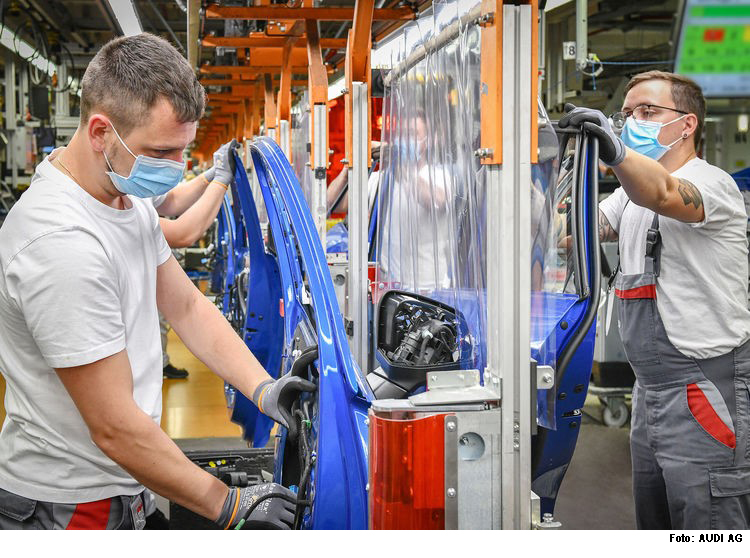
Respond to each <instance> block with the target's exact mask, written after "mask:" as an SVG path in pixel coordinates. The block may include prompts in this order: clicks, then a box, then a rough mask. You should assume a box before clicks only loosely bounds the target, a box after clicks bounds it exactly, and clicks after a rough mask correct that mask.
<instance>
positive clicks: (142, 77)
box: [81, 33, 206, 134]
mask: <svg viewBox="0 0 750 558" xmlns="http://www.w3.org/2000/svg"><path fill="white" fill-rule="evenodd" d="M160 98H165V99H166V100H167V101H169V102H170V103H171V104H172V107H173V108H174V111H175V113H176V115H177V118H178V120H179V121H180V122H196V121H198V120H200V118H201V117H202V116H203V111H204V109H205V107H206V91H205V90H204V89H203V86H202V85H201V84H200V83H199V82H198V79H197V78H196V76H195V73H194V72H193V70H192V68H191V67H190V65H189V64H188V62H187V60H185V58H184V57H183V56H182V55H181V54H180V53H179V52H177V49H175V48H174V47H173V46H172V45H171V44H169V43H168V42H167V41H165V40H164V39H161V38H159V37H157V36H156V35H152V34H150V33H141V34H140V35H134V36H131V37H118V38H116V39H112V40H111V41H109V42H108V43H107V44H105V45H104V46H103V47H102V48H101V50H99V52H97V53H96V56H94V58H93V59H92V60H91V62H89V65H88V67H87V68H86V73H84V75H83V80H82V81H81V123H86V122H88V120H89V118H90V117H91V115H92V114H94V113H95V112H97V111H101V112H103V113H104V114H106V115H107V116H108V117H110V118H111V119H112V120H113V121H114V123H115V124H116V125H117V128H118V131H119V132H120V133H121V134H127V133H129V132H130V131H131V130H132V129H133V128H135V127H136V126H139V125H140V124H142V123H143V122H144V121H145V119H146V118H147V117H148V113H149V111H150V109H151V108H152V107H153V106H154V104H156V102H157V101H159V99H160ZM120 128H121V129H120Z"/></svg>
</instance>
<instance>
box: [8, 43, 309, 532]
mask: <svg viewBox="0 0 750 558" xmlns="http://www.w3.org/2000/svg"><path fill="white" fill-rule="evenodd" d="M204 105H205V92H204V90H203V88H202V87H201V85H200V84H199V83H198V81H197V79H196V78H195V75H194V73H193V70H192V69H191V68H190V66H189V65H188V63H187V61H186V60H185V59H184V58H183V57H182V56H181V55H180V54H179V52H177V50H175V48H174V47H172V46H171V45H170V44H169V43H167V42H166V41H164V40H163V39H160V38H158V37H155V36H153V35H150V34H147V33H143V34H140V35H135V36H131V37H122V38H118V39H115V40H113V41H110V42H109V43H107V44H106V45H105V46H104V47H103V48H102V49H101V50H100V51H99V52H98V53H97V54H96V56H95V57H94V58H93V60H92V61H91V63H90V64H89V66H88V67H87V69H86V73H85V74H84V77H83V80H82V96H81V122H80V124H79V127H78V129H77V131H76V133H75V135H74V136H73V138H72V139H71V141H70V143H69V144H68V146H67V147H66V148H65V151H64V152H63V153H62V154H61V155H59V156H58V157H57V159H56V160H55V161H54V162H50V161H49V160H45V161H43V162H42V163H41V164H40V165H39V166H38V167H37V170H36V174H35V176H34V179H33V180H32V183H31V186H30V187H29V189H28V191H27V192H26V193H25V194H24V195H23V197H22V198H21V200H20V201H19V202H18V203H17V204H15V205H14V207H13V208H12V210H11V211H10V213H9V214H8V217H7V219H6V221H5V223H4V224H3V227H2V228H1V229H0V370H2V373H3V376H4V377H5V380H6V384H7V394H6V400H5V402H6V411H7V417H6V420H5V423H4V424H3V428H2V431H1V432H0V455H2V456H3V459H2V460H0V529H44V528H47V529H51V528H56V529H80V528H110V529H117V528H121V529H133V528H141V527H142V526H143V524H144V523H145V519H144V506H143V501H142V497H141V494H142V493H143V491H144V485H145V486H147V487H149V488H150V489H152V490H153V491H154V492H156V493H158V494H161V495H162V496H164V497H165V498H168V499H169V500H171V501H174V502H175V503H178V504H180V505H182V506H184V507H186V508H188V509H190V510H192V511H194V512H196V513H198V514H200V515H202V516H204V517H207V518H209V519H211V520H213V521H215V522H216V523H217V525H219V526H220V527H222V528H231V527H235V526H238V525H240V523H244V521H245V520H247V522H246V523H244V524H245V525H247V526H249V527H251V528H252V527H271V528H289V527H290V526H291V524H292V523H293V521H294V510H295V502H296V497H295V495H294V494H293V493H292V492H291V491H289V490H287V489H286V488H284V487H281V486H279V485H276V484H273V483H266V484H260V485H254V486H249V487H245V488H232V489H230V488H228V487H227V486H226V485H225V484H224V483H222V482H221V481H219V480H218V479H217V478H215V477H213V476H211V475H210V474H209V473H207V472H206V471H204V470H202V469H201V468H199V467H198V466H197V465H195V464H193V463H192V462H191V461H190V460H189V459H188V458H187V457H186V456H185V455H184V454H183V453H182V452H181V451H180V450H179V448H178V447H177V446H176V445H175V443H174V442H173V441H172V440H170V439H169V437H168V436H167V435H166V434H165V433H164V431H162V430H161V428H160V427H159V420H160V417H161V385H162V374H161V348H160V345H159V330H158V317H157V304H158V309H159V310H160V311H161V312H162V313H163V314H164V316H165V317H166V319H167V320H169V323H170V324H171V325H172V326H173V327H174V329H175V331H176V332H177V333H178V334H179V336H180V337H181V338H182V340H183V341H184V342H185V345H186V346H187V348H188V349H189V350H190V351H191V352H192V353H193V354H195V355H196V356H197V357H198V358H199V359H201V360H202V361H203V362H204V363H205V364H206V365H207V366H208V367H209V368H210V369H211V370H213V371H214V372H216V373H217V374H218V375H219V376H220V377H221V378H222V379H223V380H225V381H226V382H228V383H230V384H232V385H233V386H235V387H236V388H238V389H239V390H240V391H241V392H242V393H243V394H245V395H246V396H247V397H249V398H250V399H252V400H253V401H254V402H255V403H256V404H257V405H258V407H259V409H260V410H261V411H262V412H264V413H265V414H267V415H268V416H270V417H272V418H273V419H275V420H277V421H278V422H280V423H282V424H285V425H286V424H288V422H287V421H288V420H289V410H288V409H287V408H286V406H285V403H284V402H285V401H289V400H292V399H294V398H295V397H296V395H297V394H298V393H299V391H301V390H302V391H311V390H313V389H315V386H314V384H311V383H310V382H307V381H305V380H301V379H300V378H292V377H291V376H289V375H287V376H284V377H282V378H280V379H279V380H276V381H274V380H273V379H272V378H271V377H270V376H269V375H268V374H267V373H266V371H265V370H263V368H262V366H261V365H260V364H259V363H258V361H257V360H256V359H255V357H254V356H253V355H252V354H251V353H250V351H249V350H248V349H247V347H246V346H245V344H244V343H243V341H242V339H240V338H239V337H238V336H237V334H236V333H235V332H234V331H233V330H232V328H231V326H230V325H229V323H228V322H227V321H226V320H225V319H224V317H223V316H222V315H221V313H220V312H219V311H218V310H217V308H216V307H215V306H214V305H213V304H212V303H211V302H210V301H209V300H208V299H207V298H206V297H205V296H203V295H202V294H201V293H200V291H198V289H197V288H196V287H195V286H194V285H193V283H192V282H191V281H190V280H189V279H188V277H187V276H186V275H185V273H184V271H183V270H182V269H181V268H180V266H179V264H178V263H177V262H176V260H175V258H174V257H173V256H172V254H171V252H170V249H169V246H168V245H167V242H166V240H165V238H164V234H163V233H162V230H161V228H160V226H159V219H158V216H157V213H156V211H155V210H154V207H153V204H152V202H151V201H150V200H148V199H146V198H152V197H155V196H159V195H162V194H164V193H166V192H168V191H169V190H171V189H172V188H174V187H175V186H176V185H177V184H178V183H179V181H180V180H181V179H182V176H183V172H184V166H185V164H184V162H183V161H182V153H183V151H184V149H185V147H186V146H187V145H188V144H189V143H190V142H191V141H192V140H193V139H194V137H195V132H196V126H197V122H198V120H199V119H200V117H201V115H202V114H203V109H204ZM268 496H270V498H269V499H264V501H263V505H262V506H256V505H254V502H256V501H258V499H259V498H261V497H263V498H266V497H268Z"/></svg>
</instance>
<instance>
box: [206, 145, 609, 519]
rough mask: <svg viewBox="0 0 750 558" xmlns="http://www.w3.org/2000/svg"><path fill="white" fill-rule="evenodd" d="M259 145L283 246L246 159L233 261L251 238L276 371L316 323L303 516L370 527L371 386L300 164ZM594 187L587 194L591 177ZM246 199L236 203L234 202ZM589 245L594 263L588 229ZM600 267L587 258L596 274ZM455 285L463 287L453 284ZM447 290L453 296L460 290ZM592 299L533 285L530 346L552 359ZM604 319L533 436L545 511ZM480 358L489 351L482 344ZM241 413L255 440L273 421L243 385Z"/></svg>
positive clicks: (258, 160)
mask: <svg viewBox="0 0 750 558" xmlns="http://www.w3.org/2000/svg"><path fill="white" fill-rule="evenodd" d="M250 149H251V156H252V159H253V163H254V169H255V172H256V175H257V179H258V182H259V184H260V187H261V193H262V195H263V200H264V203H265V206H266V210H267V214H268V219H269V228H270V232H271V236H272V242H270V243H269V244H272V245H273V246H274V248H275V255H274V254H271V253H268V252H267V251H266V249H265V247H264V240H263V238H262V237H261V233H260V225H259V222H258V214H257V210H256V209H255V202H254V200H253V199H252V194H251V190H250V185H249V182H248V180H247V176H246V174H245V171H244V168H243V166H242V165H241V164H238V165H237V174H236V177H235V178H236V187H235V191H234V192H233V194H234V198H235V200H236V202H237V201H238V203H235V206H237V207H241V213H242V219H243V220H244V223H245V227H246V230H242V234H243V235H246V245H245V246H246V247H242V246H240V248H239V249H237V250H234V253H233V255H232V257H231V259H232V260H233V262H232V265H231V266H230V265H226V266H224V269H225V270H226V271H227V272H229V269H230V268H231V269H235V267H236V266H235V265H234V262H236V261H237V258H239V257H241V254H243V253H244V252H243V248H244V250H247V251H248V253H249V257H250V275H249V280H248V298H247V301H248V305H247V316H246V321H245V341H246V343H247V344H248V346H249V347H250V348H251V349H252V350H253V352H254V353H255V354H256V356H258V357H259V359H260V360H261V362H262V363H263V364H264V366H266V369H267V370H268V371H269V372H271V373H273V372H274V371H278V372H279V373H280V374H283V373H286V372H287V371H288V370H289V368H290V366H291V362H290V361H291V359H286V358H284V357H285V356H287V355H288V354H289V352H290V350H291V348H292V347H293V342H294V338H295V333H296V332H297V331H298V328H299V327H300V324H303V325H305V326H306V327H307V328H308V329H309V330H310V331H313V332H314V334H315V339H314V342H315V343H316V344H317V347H318V359H317V361H316V362H315V367H316V368H317V370H318V373H319V388H318V392H317V394H316V396H315V397H314V399H315V404H314V406H313V416H312V423H313V424H312V428H311V434H310V436H311V440H312V444H313V447H315V451H316V463H315V467H314V469H313V471H312V473H311V477H310V478H311V481H310V482H311V488H310V497H311V498H312V501H313V505H312V507H311V509H310V511H309V513H308V514H307V515H306V516H305V518H304V520H303V527H306V528H315V529H364V528H366V527H367V491H366V485H367V456H368V447H367V444H368V429H367V424H366V417H367V411H368V408H369V405H370V402H371V401H372V399H373V394H372V392H371V390H370V388H369V386H368V384H367V382H366V380H365V378H364V377H363V375H362V373H361V371H360V370H359V369H358V367H357V365H356V363H355V362H354V360H353V358H352V355H351V352H350V349H349V345H348V342H347V337H346V334H345V330H344V324H343V320H342V316H341V312H340V310H339V308H338V303H337V299H336V296H335V292H334V290H333V284H332V280H331V277H330V273H329V271H328V266H327V262H326V258H325V253H324V251H323V248H322V246H321V244H320V240H319V237H318V234H317V231H316V228H315V226H314V224H313V221H312V217H311V214H310V210H309V208H308V206H307V203H306V201H305V198H304V196H303V194H302V191H301V189H300V186H299V183H298V180H297V178H296V177H295V175H294V172H293V170H292V167H291V166H290V165H289V162H288V160H287V158H286V156H285V155H284V154H283V152H282V151H281V149H280V148H279V147H278V145H276V144H275V143H274V142H273V141H271V140H270V139H268V138H260V139H258V140H256V141H255V142H254V143H253V144H252V146H251V148H250ZM587 179H588V177H587ZM584 192H585V195H588V194H589V192H590V190H589V188H585V189H584ZM225 205H227V204H226V203H225ZM230 207H231V206H230ZM237 207H235V208H233V209H234V210H235V211H236V209H237ZM235 211H233V210H232V209H230V210H227V209H225V210H223V211H222V215H223V216H224V217H223V219H224V220H226V223H225V224H224V225H223V228H224V229H227V230H235V231H236V228H237V225H236V224H235V223H231V220H232V219H234V218H235V215H236V213H235ZM584 227H585V229H584V230H588V227H589V223H584ZM221 230H222V226H221V222H220V231H221ZM241 244H242V243H240V245H241ZM586 246H587V252H588V254H589V258H588V265H589V266H591V257H590V251H591V242H590V239H588V238H587V239H586ZM230 252H231V250H230ZM592 272H593V269H591V268H590V267H589V274H591V273H592ZM441 294H444V296H441ZM447 296H448V294H447V293H434V298H437V299H438V300H443V299H444V298H446V297H447ZM450 296H452V297H455V296H457V295H456V293H455V292H453V293H451V295H450ZM280 299H281V300H283V316H282V315H281V314H280V312H279V308H278V304H279V300H280ZM480 300H481V299H478V300H476V302H475V303H474V306H477V309H476V310H477V311H476V312H475V313H476V314H477V315H476V316H473V315H472V311H471V308H472V305H471V304H468V305H467V304H463V305H462V307H463V309H464V316H463V318H464V320H465V322H466V323H467V324H468V327H469V328H470V329H471V327H472V325H471V324H472V323H473V321H474V320H476V319H479V318H478V315H479V312H478V306H479V305H480V304H481V302H480ZM444 302H446V303H448V304H450V303H451V301H450V300H444ZM589 302H590V299H589V298H583V299H579V298H578V296H577V295H570V294H553V293H532V331H531V347H530V356H531V357H532V358H534V359H536V360H537V362H538V363H539V364H540V365H542V364H546V365H552V366H554V365H555V364H556V360H555V359H556V358H557V357H558V356H559V355H560V354H561V352H562V350H563V348H564V347H565V346H566V345H567V344H568V343H569V342H570V340H571V338H572V337H573V335H574V332H575V331H576V329H577V327H578V326H579V325H580V323H581V321H582V319H583V316H584V315H585V314H586V310H587V307H588V304H589ZM251 314H253V316H252V317H251ZM467 314H468V315H467ZM260 316H263V319H262V320H261V319H259V317H260ZM594 329H595V324H594V325H592V326H591V328H590V330H589V331H588V333H587V334H586V336H585V339H584V341H583V343H582V344H581V345H580V346H579V347H578V349H577V351H576V353H575V355H574V357H573V359H572V362H571V364H570V365H569V366H568V368H567V369H566V371H565V374H564V375H563V376H562V378H559V379H558V383H557V385H556V386H555V388H554V389H555V396H556V397H554V398H553V400H554V401H555V407H554V409H552V410H551V412H552V413H553V414H554V422H555V429H554V430H553V429H549V428H541V427H540V428H539V433H538V434H537V436H536V437H535V444H534V449H533V470H532V478H533V479H534V480H535V481H539V480H540V479H541V480H542V481H544V482H543V483H542V484H543V485H544V486H543V488H545V490H542V494H540V496H541V497H542V507H543V511H551V510H552V508H553V507H554V498H555V497H556V493H557V489H558V488H559V483H560V482H561V480H562V475H557V476H553V478H552V480H551V481H549V482H547V481H546V480H545V479H548V478H549V473H551V472H552V473H554V472H555V471H560V470H561V469H562V472H563V474H564V468H565V467H567V464H568V463H569V462H570V458H571V457H572V454H573V450H574V448H575V443H576V440H577V435H578V427H579V426H580V413H579V412H578V411H579V410H580V409H581V408H582V407H583V402H584V400H585V397H586V390H587V388H588V381H589V376H590V374H591V363H592V357H593V347H594ZM479 354H480V355H485V354H486V347H482V351H480V353H479ZM479 360H482V361H483V358H482V357H481V356H480V357H479ZM471 365H472V366H475V367H478V368H479V369H480V370H483V368H484V366H483V362H474V363H471ZM561 394H565V397H561ZM543 397H544V396H543V395H542V394H540V406H541V408H542V409H543V410H544V407H543V405H544V404H546V402H545V403H544V404H543V403H542V398H543ZM546 401H549V400H548V399H547V400H546ZM233 420H236V421H237V422H239V423H240V424H243V426H244V428H245V432H246V434H245V435H246V437H247V438H248V439H250V440H252V441H253V442H254V444H255V445H256V446H258V445H264V444H265V441H266V440H267V439H268V431H269V429H270V426H271V424H270V422H269V421H268V420H267V419H265V417H261V416H259V415H258V412H257V409H255V407H254V405H253V404H252V403H250V402H249V401H247V400H246V399H245V398H244V397H243V396H242V395H241V394H239V393H236V398H235V403H234V414H233ZM286 436H287V432H286V429H284V428H280V429H279V434H277V437H278V439H277V452H276V455H277V462H276V468H275V471H274V476H275V481H276V482H281V483H284V481H285V479H284V478H283V467H282V463H281V457H280V456H283V455H284V448H285V445H286ZM545 483H546V484H545Z"/></svg>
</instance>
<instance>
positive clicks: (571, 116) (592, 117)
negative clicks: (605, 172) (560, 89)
mask: <svg viewBox="0 0 750 558" xmlns="http://www.w3.org/2000/svg"><path fill="white" fill-rule="evenodd" d="M558 126H559V127H560V128H562V129H564V128H581V129H583V130H585V131H586V132H588V133H590V134H592V135H593V136H594V137H595V138H597V139H598V140H599V158H600V159H601V160H602V162H603V163H604V164H605V165H608V166H610V167H614V166H616V165H619V164H620V163H622V161H623V159H625V144H624V143H623V142H622V140H621V139H620V137H619V136H618V135H617V134H615V132H614V130H612V126H611V125H610V123H609V120H608V119H607V117H606V116H604V114H603V113H602V111H600V110H596V109H590V108H585V107H576V106H575V105H573V104H571V103H565V115H564V116H563V117H562V118H561V119H560V122H559V124H558Z"/></svg>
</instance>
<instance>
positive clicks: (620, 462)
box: [555, 396, 635, 530]
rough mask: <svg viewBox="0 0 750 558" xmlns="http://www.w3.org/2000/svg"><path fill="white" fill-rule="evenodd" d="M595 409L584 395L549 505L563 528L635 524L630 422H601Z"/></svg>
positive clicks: (595, 402) (632, 526)
mask: <svg viewBox="0 0 750 558" xmlns="http://www.w3.org/2000/svg"><path fill="white" fill-rule="evenodd" d="M601 412H602V411H601V406H600V405H599V402H598V400H597V399H596V398H593V397H591V396H589V398H588V399H587V401H586V406H585V407H584V414H583V420H582V424H581V432H580V434H579V437H578V444H577V445H576V450H575V453H574V454H573V459H572V461H571V463H570V468H569V469H568V472H567V474H566V475H565V479H564V480H563V483H562V487H561V488H560V493H559V495H558V498H557V505H556V507H555V519H556V520H558V521H560V522H561V523H562V528H563V529H568V530H572V529H635V513H634V504H633V493H632V486H633V485H632V481H631V465H630V444H629V436H630V427H629V426H626V427H623V428H610V427H608V426H604V425H602V424H601Z"/></svg>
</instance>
